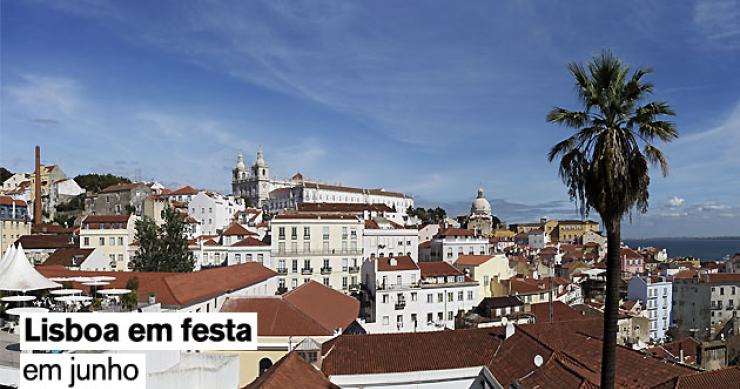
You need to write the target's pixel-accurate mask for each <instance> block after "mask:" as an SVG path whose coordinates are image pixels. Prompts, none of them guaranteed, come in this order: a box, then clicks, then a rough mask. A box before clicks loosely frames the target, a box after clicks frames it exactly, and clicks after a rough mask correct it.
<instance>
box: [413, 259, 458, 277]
mask: <svg viewBox="0 0 740 389" xmlns="http://www.w3.org/2000/svg"><path fill="white" fill-rule="evenodd" d="M417 265H418V266H419V270H421V277H422V278H426V277H439V276H461V275H463V273H462V272H461V271H460V270H458V269H456V268H455V267H454V266H452V265H450V264H449V263H447V262H445V261H434V262H419V263H418V264H417Z"/></svg>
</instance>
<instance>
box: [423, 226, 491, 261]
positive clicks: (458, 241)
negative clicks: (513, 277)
mask: <svg viewBox="0 0 740 389" xmlns="http://www.w3.org/2000/svg"><path fill="white" fill-rule="evenodd" d="M430 246H431V247H430V249H431V251H430V259H431V260H432V261H445V262H447V263H450V264H451V263H453V262H455V260H456V259H457V257H459V256H461V255H486V254H488V253H489V251H488V250H489V242H488V238H487V237H484V236H478V235H476V234H475V231H473V230H468V229H463V228H447V229H444V230H442V231H440V232H439V233H437V235H435V236H434V238H432V240H431V244H430Z"/></svg>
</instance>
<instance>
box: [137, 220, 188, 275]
mask: <svg viewBox="0 0 740 389" xmlns="http://www.w3.org/2000/svg"><path fill="white" fill-rule="evenodd" d="M185 228H186V224H185V220H184V217H183V215H182V214H180V213H179V212H177V211H176V210H175V209H174V208H171V207H168V208H167V209H165V213H164V224H163V225H162V226H161V227H157V225H156V224H155V223H154V222H153V221H152V220H151V219H150V218H144V219H142V220H139V221H137V222H136V240H137V241H138V242H139V251H138V253H137V254H136V256H135V257H134V260H133V264H134V270H135V271H155V272H156V271H161V272H190V271H193V266H194V264H195V263H194V261H193V256H192V253H191V252H190V251H189V250H188V241H187V239H186V237H185Z"/></svg>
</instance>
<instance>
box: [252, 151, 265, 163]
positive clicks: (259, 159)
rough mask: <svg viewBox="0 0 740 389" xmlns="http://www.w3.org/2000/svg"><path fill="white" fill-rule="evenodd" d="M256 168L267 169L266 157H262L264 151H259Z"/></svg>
mask: <svg viewBox="0 0 740 389" xmlns="http://www.w3.org/2000/svg"><path fill="white" fill-rule="evenodd" d="M254 166H257V167H267V162H265V157H264V156H263V155H262V150H259V151H257V160H256V161H255V162H254Z"/></svg>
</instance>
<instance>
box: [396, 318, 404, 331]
mask: <svg viewBox="0 0 740 389" xmlns="http://www.w3.org/2000/svg"><path fill="white" fill-rule="evenodd" d="M396 326H397V327H398V329H401V328H403V315H398V316H396Z"/></svg>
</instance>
